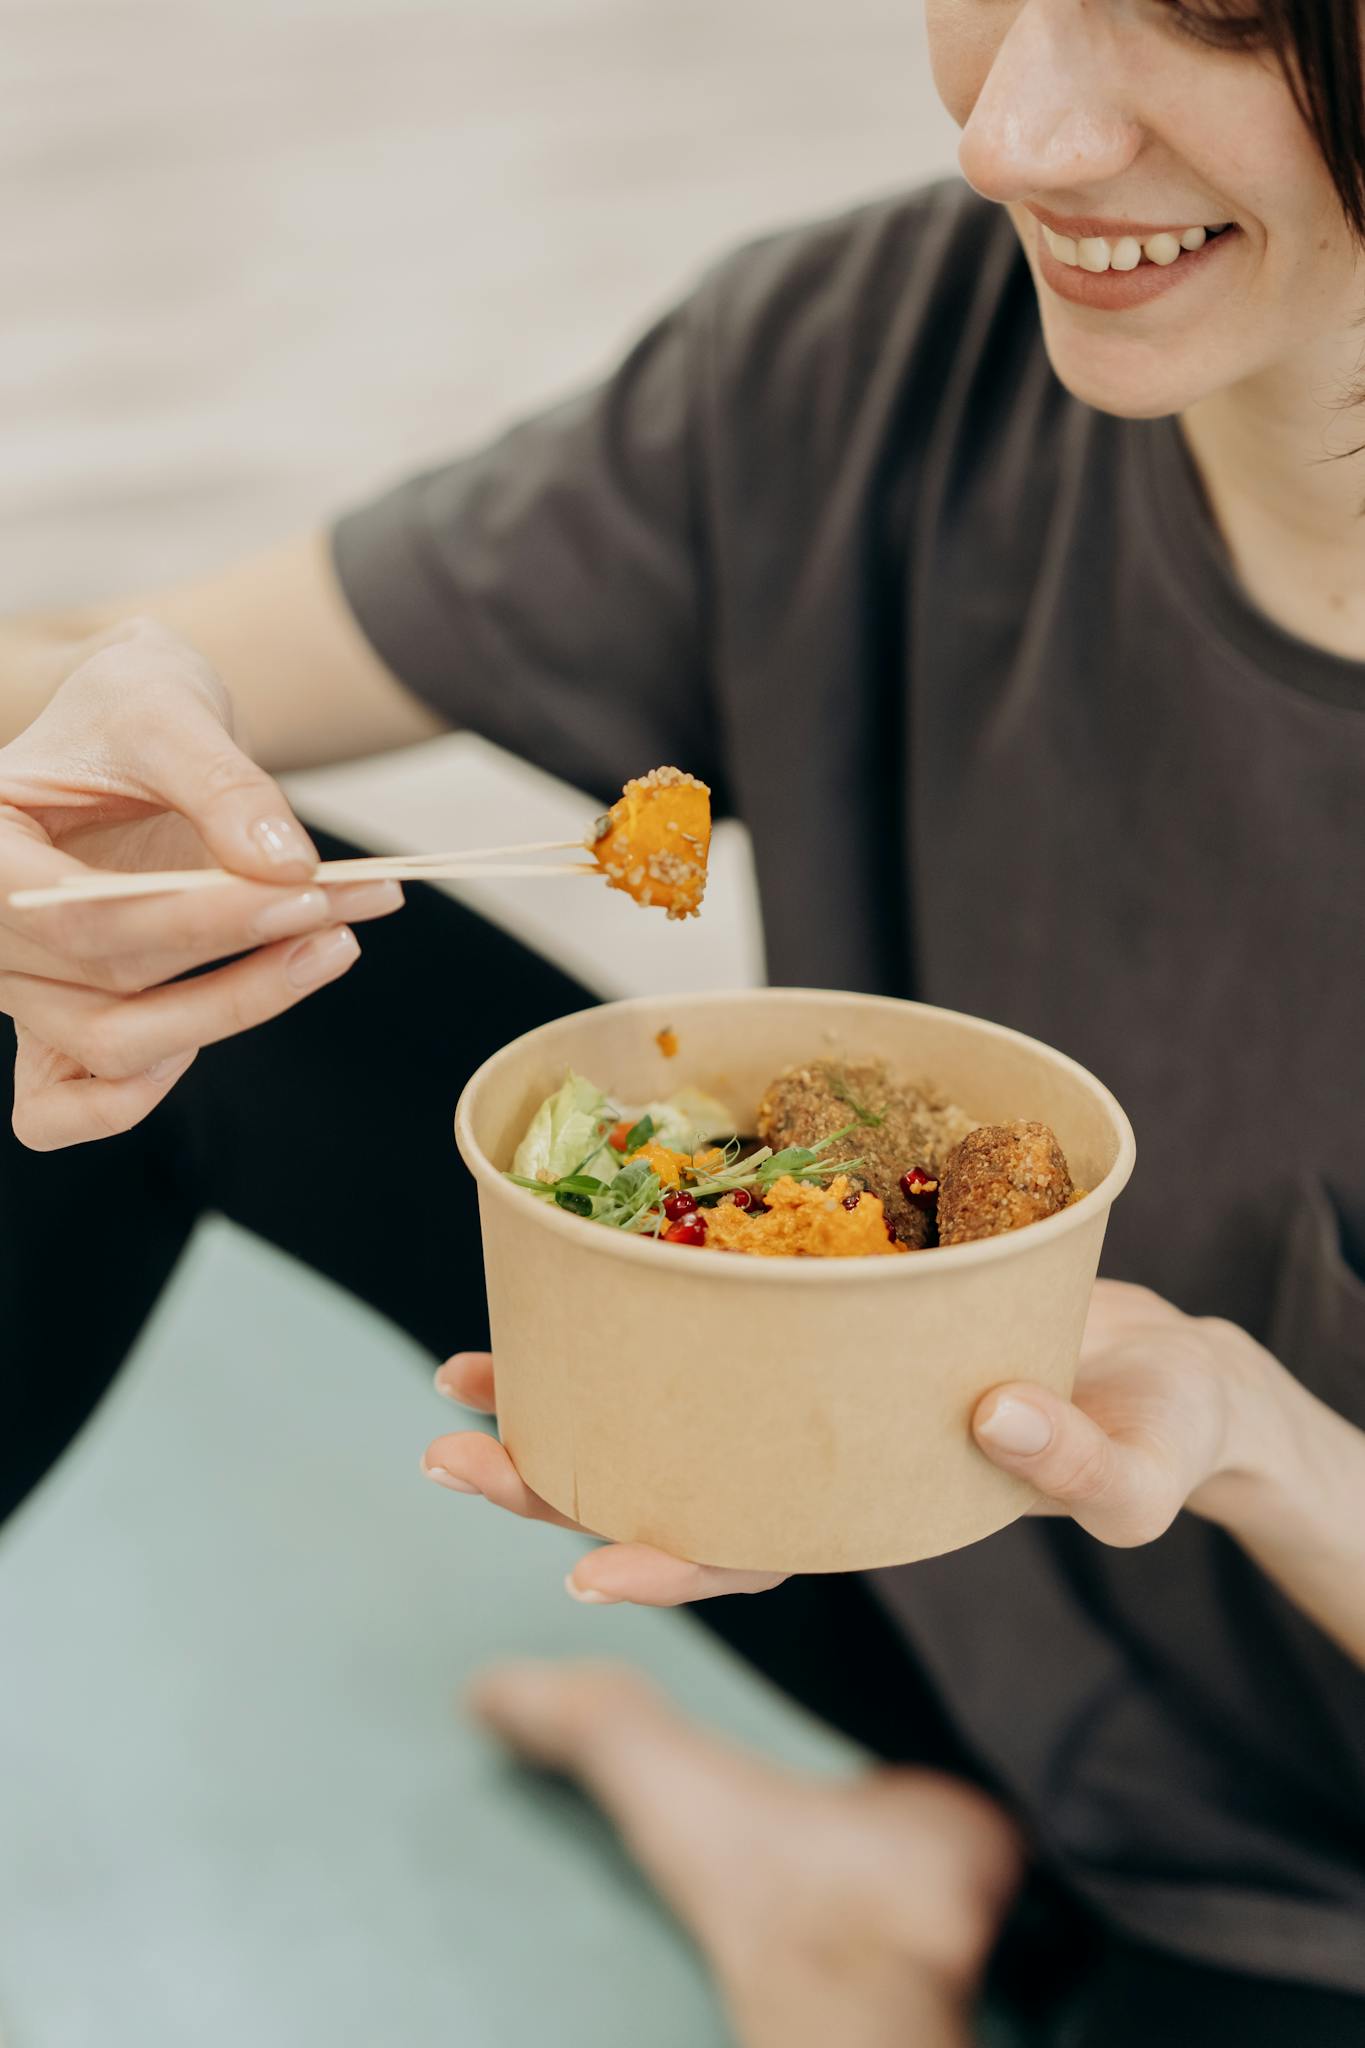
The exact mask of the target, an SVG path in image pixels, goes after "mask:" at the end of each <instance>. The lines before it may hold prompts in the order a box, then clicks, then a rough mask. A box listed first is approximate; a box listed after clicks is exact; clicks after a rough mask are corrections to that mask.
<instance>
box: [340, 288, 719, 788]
mask: <svg viewBox="0 0 1365 2048" xmlns="http://www.w3.org/2000/svg"><path fill="white" fill-rule="evenodd" d="M695 318H696V316H695V308H694V306H693V305H692V304H691V303H685V304H684V305H683V306H682V307H680V308H679V309H678V310H676V311H675V312H673V313H671V314H670V315H669V316H668V317H666V318H665V319H663V320H661V321H660V322H659V323H658V324H657V325H656V326H655V327H654V328H653V329H652V330H651V331H650V332H649V333H648V334H647V335H646V336H645V337H644V339H643V340H642V341H640V343H639V344H638V345H637V346H636V347H635V348H634V349H633V350H632V351H631V353H630V354H629V355H628V356H627V358H626V360H625V361H624V362H623V363H622V365H621V367H620V368H619V369H618V370H617V371H616V373H615V374H614V375H613V376H612V377H611V378H610V379H609V380H608V381H607V382H606V383H605V384H604V385H603V386H602V387H601V388H600V389H598V390H596V391H593V392H591V393H589V394H588V395H586V396H584V397H582V398H576V399H573V400H571V401H569V402H568V403H565V404H562V405H559V406H557V407H555V408H554V409H553V410H551V411H548V412H546V413H544V414H542V415H541V416H540V417H538V418H534V419H531V420H529V421H527V422H526V423H524V424H522V425H520V426H517V427H515V428H514V429H513V430H512V431H510V432H509V433H506V434H504V435H503V436H502V437H501V438H500V439H498V440H496V441H494V442H493V443H492V444H491V445H490V446H488V447H486V448H484V449H483V450H481V451H479V452H477V453H475V454H472V455H469V456H467V457H465V458H463V459H461V460H458V461H455V462H451V463H449V464H447V465H445V466H443V467H441V468H438V469H433V470H429V471H427V472H426V473H425V474H423V475H420V476H416V477H412V478H410V479H409V480H408V481H406V482H404V483H401V484H399V485H398V486H397V487H396V488H395V489H393V490H390V491H389V492H387V494H386V495H384V496H382V497H380V498H378V499H376V500H375V501H374V502H372V503H370V504H367V505H363V506H361V507H359V508H358V509H356V510H353V511H351V512H349V513H347V514H346V515H345V516H344V517H342V518H341V519H340V520H339V522H338V523H337V525H336V526H335V528H334V530H333V535H332V546H333V558H334V561H335V564H336V568H337V573H338V575H339V578H340V581H341V586H342V589H343V591H344V593H345V596H346V599H347V601H348V603H349V604H350V606H351V608H352V610H353V611H354V614H355V617H356V619H357V620H358V622H359V624H360V626H361V628H362V630H363V631H364V633H365V634H366V636H367V638H368V639H369V640H370V642H371V644H372V645H373V646H374V648H375V649H376V651H377V652H378V653H379V654H380V656H381V657H382V658H383V660H384V661H385V663H386V664H387V665H388V667H389V668H390V669H391V670H392V671H393V673H394V674H395V675H396V676H397V677H398V678H399V679H400V681H402V682H403V683H404V684H406V685H407V687H408V688H409V689H411V690H413V691H414V692H415V693H416V694H417V695H419V696H421V697H423V698H424V699H426V700H427V701H429V702H430V703H431V704H432V705H433V706H434V707H435V708H436V709H437V710H438V711H439V712H440V713H441V714H442V715H443V716H444V717H445V718H447V719H449V720H450V721H451V723H452V724H454V725H456V726H461V727H465V728H467V729H470V730H472V731H475V732H478V733H482V734H483V735H485V736H486V737H487V738H488V739H490V740H494V741H496V742H497V744H498V745H500V746H503V747H507V748H509V749H510V750H511V751H512V752H513V753H516V754H519V755H521V756H522V757H524V758H525V759H526V760H528V761H532V762H534V763H536V764H537V765H538V766H540V767H542V768H545V769H547V770H549V771H550V772H551V773H553V774H556V775H559V776H562V777H564V778H565V780H567V781H570V782H573V783H576V784H577V785H579V786H580V787H582V788H585V789H588V790H590V791H592V792H593V793H594V794H596V795H599V796H602V797H605V798H610V797H613V796H615V795H616V794H618V793H619V790H620V787H621V784H622V783H623V782H624V781H625V780H626V779H627V778H628V777H629V776H631V775H638V774H642V773H644V772H645V771H646V770H647V769H649V768H652V767H655V766H658V765H660V764H663V763H672V764H674V765H676V766H677V767H679V768H684V769H687V770H689V771H690V772H691V773H693V774H696V775H700V776H701V777H703V778H704V779H705V780H706V781H707V782H709V783H710V784H711V785H712V788H713V791H714V792H715V795H716V798H717V800H718V802H720V803H723V800H724V798H723V786H724V777H723V774H722V763H721V760H720V758H719V755H720V749H719V744H718V732H717V721H716V719H715V717H714V716H713V710H712V690H711V681H712V679H711V676H710V673H709V664H708V659H707V650H706V645H705V632H704V624H703V617H702V611H703V605H702V582H703V572H702V565H703V559H704V550H705V537H704V534H703V532H702V531H701V521H700V517H699V512H698V505H699V501H700V491H699V487H698V481H697V477H696V474H695V470H696V464H697V449H696V439H695V435H694V431H693V413H694V409H695V406H696V403H697V395H696V392H695V389H694V386H695V370H694V363H693V357H694V354H695V352H696V349H695V342H694V328H695Z"/></svg>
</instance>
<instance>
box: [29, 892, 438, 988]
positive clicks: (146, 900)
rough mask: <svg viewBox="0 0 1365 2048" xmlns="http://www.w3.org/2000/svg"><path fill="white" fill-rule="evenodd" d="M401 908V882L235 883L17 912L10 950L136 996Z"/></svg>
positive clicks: (45, 972) (62, 977)
mask: <svg viewBox="0 0 1365 2048" xmlns="http://www.w3.org/2000/svg"><path fill="white" fill-rule="evenodd" d="M402 904H403V891H402V889H401V888H400V886H399V885H398V883H397V882H354V883H347V884H345V885H342V886H338V887H333V888H318V887H315V888H310V889H292V888H279V887H276V888H271V887H270V886H268V885H267V884H265V883H261V882H229V883H225V884H224V885H223V887H222V888H221V889H205V890H194V891H189V890H186V891H183V892H181V893H179V894H173V895H165V896H148V897H138V898H135V899H132V900H130V901H128V902H111V903H71V904H53V905H50V906H48V907H47V908H45V909H42V910H31V911H27V912H13V911H12V912H11V916H12V917H13V918H14V919H16V920H20V919H21V920H22V924H21V926H20V928H19V932H17V933H16V935H15V936H14V937H13V938H12V939H11V941H10V943H9V945H8V946H7V948H6V951H7V956H8V957H7V965H8V966H10V967H11V968H14V969H18V970H20V971H22V972H23V973H26V974H39V975H42V976H44V977H45V978H46V979H49V980H56V981H72V980H80V981H83V982H89V983H90V985H91V986H93V987H95V988H103V989H109V990H114V991H116V992H118V993H122V994H129V993H132V992H133V991H136V990H141V989H146V988H152V987H154V986H155V985H156V984H157V983H158V982H163V981H171V980H173V979H174V978H175V977H176V976H177V975H181V974H188V973H190V972H191V971H192V970H193V969H194V968H197V967H204V966H207V965H208V964H209V963H210V962H212V961H214V960H223V959H227V958H230V957H231V956H233V955H235V954H238V953H244V952H247V951H248V950H250V949H252V948H255V947H258V946H265V945H270V944H272V943H273V942H275V941H276V940H278V939H283V938H296V937H302V936H303V935H304V934H305V933H307V932H311V931H320V930H322V929H323V928H324V927H326V926H327V925H335V924H343V923H344V924H350V923H355V924H363V923H368V922H369V921H371V920H372V919H374V918H378V917H387V916H388V915H389V914H390V913H391V912H392V911H395V910H399V909H401V908H402ZM73 969H74V970H75V972H73Z"/></svg>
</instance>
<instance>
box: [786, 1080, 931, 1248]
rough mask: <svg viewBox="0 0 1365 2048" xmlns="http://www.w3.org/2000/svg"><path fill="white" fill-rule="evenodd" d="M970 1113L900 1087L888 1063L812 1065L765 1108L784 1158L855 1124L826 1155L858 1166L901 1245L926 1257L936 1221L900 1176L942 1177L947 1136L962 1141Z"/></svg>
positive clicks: (853, 1176) (859, 1178)
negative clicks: (916, 1169)
mask: <svg viewBox="0 0 1365 2048" xmlns="http://www.w3.org/2000/svg"><path fill="white" fill-rule="evenodd" d="M964 1121H965V1117H964V1115H963V1112H962V1111H961V1110H959V1109H957V1108H956V1107H955V1106H954V1105H953V1104H951V1103H946V1102H944V1101H943V1100H942V1098H939V1097H936V1098H934V1099H932V1100H931V1099H930V1098H929V1097H928V1096H926V1095H925V1094H924V1093H923V1092H921V1091H920V1090H918V1089H914V1088H908V1087H905V1086H902V1085H898V1084H896V1083H893V1082H892V1080H891V1077H890V1075H889V1073H888V1072H887V1069H886V1065H885V1063H884V1062H883V1061H881V1060H851V1061H847V1062H845V1061H840V1060H812V1061H811V1063H810V1064H809V1065H808V1066H802V1067H789V1068H788V1069H787V1071H786V1073H785V1074H781V1075H779V1076H778V1078H777V1080H775V1081H774V1082H773V1083H772V1085H771V1087H770V1088H769V1089H768V1092H767V1094H766V1095H765V1096H764V1097H763V1100H762V1102H761V1103H760V1104H759V1106H758V1122H757V1130H758V1136H759V1139H760V1141H761V1142H762V1143H763V1144H765V1145H771V1146H772V1148H773V1150H774V1151H775V1152H780V1151H781V1150H782V1148H783V1147H784V1146H786V1145H818V1144H819V1142H820V1140H821V1139H822V1138H828V1137H829V1136H830V1134H831V1133H832V1132H834V1131H841V1130H843V1129H844V1127H845V1126H846V1125H848V1124H852V1125H853V1126H854V1128H853V1129H852V1130H851V1131H849V1133H848V1135H847V1136H846V1137H843V1138H841V1139H840V1140H839V1142H838V1144H837V1145H831V1146H830V1147H829V1148H828V1150H827V1151H826V1152H824V1153H823V1154H822V1155H821V1156H822V1157H823V1158H825V1159H828V1160H830V1161H831V1163H832V1162H834V1161H836V1160H851V1159H858V1160H861V1161H862V1164H861V1165H860V1166H856V1167H854V1168H853V1170H852V1172H851V1173H850V1175H849V1178H850V1180H852V1181H854V1182H856V1183H857V1184H858V1185H859V1186H861V1187H864V1188H867V1189H868V1190H869V1191H870V1192H871V1193H872V1194H874V1195H878V1196H880V1198H881V1202H882V1206H883V1208H884V1209H885V1211H886V1220H887V1222H888V1223H889V1224H890V1226H891V1228H892V1230H893V1231H894V1232H895V1234H896V1236H897V1237H898V1238H899V1240H900V1242H901V1243H902V1244H908V1245H910V1246H912V1247H913V1248H914V1249H915V1250H917V1251H919V1250H923V1248H924V1246H925V1245H926V1244H927V1243H928V1241H929V1237H930V1233H931V1219H930V1218H929V1217H928V1216H927V1215H926V1214H925V1213H924V1211H923V1210H922V1209H920V1208H919V1207H917V1206H916V1205H915V1204H914V1203H913V1202H911V1201H908V1200H907V1198H906V1196H905V1194H904V1193H903V1191H902V1189H901V1184H900V1183H901V1175H902V1174H903V1173H906V1172H907V1171H908V1170H909V1169H910V1168H911V1167H912V1166H923V1167H925V1168H926V1169H927V1170H928V1171H929V1172H930V1173H934V1172H936V1171H937V1167H938V1161H939V1158H940V1156H941V1154H942V1151H943V1150H945V1149H946V1147H945V1146H944V1144H943V1137H944V1134H945V1132H949V1131H950V1132H951V1133H952V1136H953V1137H954V1138H955V1137H956V1136H957V1135H958V1132H959V1131H960V1129H961V1125H962V1123H963V1122H964Z"/></svg>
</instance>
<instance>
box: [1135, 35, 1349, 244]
mask: <svg viewBox="0 0 1365 2048" xmlns="http://www.w3.org/2000/svg"><path fill="white" fill-rule="evenodd" d="M1167 4H1168V5H1169V6H1170V7H1171V9H1172V12H1173V13H1175V14H1178V15H1179V16H1180V17H1181V20H1182V25H1183V26H1184V27H1186V28H1188V29H1190V30H1191V31H1192V32H1193V33H1194V34H1196V35H1198V36H1199V37H1200V38H1201V40H1203V41H1205V42H1208V43H1210V44H1212V45H1214V46H1215V47H1216V48H1219V49H1248V50H1250V49H1266V50H1270V51H1271V52H1272V53H1273V54H1274V56H1275V57H1276V58H1277V60H1278V62H1279V65H1280V68H1281V70H1282V71H1283V72H1284V75H1285V78H1286V80H1287V82H1288V85H1289V89H1290V91H1291V92H1292V93H1293V95H1294V98H1295V101H1296V103H1297V105H1298V109H1299V112H1300V113H1301V114H1302V115H1303V118H1304V120H1305V122H1306V123H1307V124H1308V127H1309V129H1310V131H1311V132H1312V135H1313V138H1314V140H1315V141H1316V143H1317V145H1318V148H1319V149H1320V150H1321V152H1322V160H1323V162H1324V163H1325V164H1326V166H1327V169H1328V172H1329V174H1330V176H1331V179H1332V183H1333V184H1334V185H1335V187H1336V190H1337V197H1338V198H1339V199H1340V201H1341V210H1342V212H1343V213H1344V214H1345V216H1346V220H1347V222H1348V224H1349V225H1350V228H1351V230H1352V232H1353V233H1354V235H1355V236H1356V238H1357V240H1359V241H1361V242H1365V46H1363V43H1362V36H1361V0H1257V4H1256V5H1255V6H1253V7H1250V8H1248V7H1246V6H1245V5H1244V4H1239V0H1167Z"/></svg>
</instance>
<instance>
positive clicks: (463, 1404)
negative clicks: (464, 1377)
mask: <svg viewBox="0 0 1365 2048" xmlns="http://www.w3.org/2000/svg"><path fill="white" fill-rule="evenodd" d="M431 1384H432V1386H433V1387H434V1388H435V1389H436V1392H437V1393H438V1394H441V1395H443V1396H444V1398H445V1399H446V1400H447V1401H453V1402H454V1403H455V1406H456V1407H457V1408H463V1409H464V1411H465V1413H466V1415H482V1414H483V1412H484V1411H483V1409H482V1408H476V1407H474V1405H473V1404H472V1402H469V1401H462V1400H461V1399H460V1397H459V1395H458V1394H457V1393H456V1391H455V1389H454V1387H448V1386H447V1385H446V1383H445V1381H444V1380H443V1379H442V1378H441V1375H440V1373H439V1372H438V1373H437V1374H436V1376H435V1378H434V1379H433V1380H432V1382H431Z"/></svg>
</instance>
